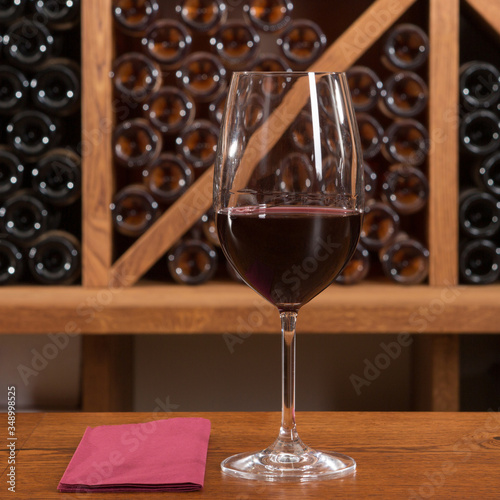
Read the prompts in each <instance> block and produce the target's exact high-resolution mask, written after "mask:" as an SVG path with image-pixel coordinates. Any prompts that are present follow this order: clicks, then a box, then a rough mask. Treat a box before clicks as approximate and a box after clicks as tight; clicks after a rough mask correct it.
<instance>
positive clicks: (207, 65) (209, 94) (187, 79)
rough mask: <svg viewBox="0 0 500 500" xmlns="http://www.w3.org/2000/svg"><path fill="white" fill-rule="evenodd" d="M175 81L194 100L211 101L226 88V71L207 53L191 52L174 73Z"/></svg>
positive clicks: (214, 57) (216, 59) (215, 58)
mask: <svg viewBox="0 0 500 500" xmlns="http://www.w3.org/2000/svg"><path fill="white" fill-rule="evenodd" d="M176 76H177V80H178V82H179V84H180V85H181V87H183V88H184V89H185V90H187V92H188V93H189V94H191V95H192V96H193V97H194V98H195V99H196V100H199V101H201V102H206V101H211V100H213V99H215V98H216V97H217V96H218V95H219V94H220V93H222V92H223V91H224V89H225V87H226V76H227V74H226V69H225V68H224V66H223V65H222V63H221V62H220V61H219V59H218V58H217V57H216V56H214V55H213V54H210V53H209V52H193V53H192V54H190V55H189V56H187V57H186V59H185V60H184V63H183V64H182V66H181V67H180V68H179V69H178V70H177V72H176Z"/></svg>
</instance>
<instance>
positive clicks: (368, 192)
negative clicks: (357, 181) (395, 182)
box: [363, 162, 378, 201]
mask: <svg viewBox="0 0 500 500" xmlns="http://www.w3.org/2000/svg"><path fill="white" fill-rule="evenodd" d="M363 170H364V181H365V201H368V200H371V199H373V197H374V196H375V194H376V193H377V181H378V176H377V174H376V173H375V172H374V171H373V170H372V168H371V167H370V165H368V164H367V163H366V162H365V163H364V164H363Z"/></svg>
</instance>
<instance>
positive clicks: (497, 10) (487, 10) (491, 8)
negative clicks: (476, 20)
mask: <svg viewBox="0 0 500 500" xmlns="http://www.w3.org/2000/svg"><path fill="white" fill-rule="evenodd" d="M466 2H467V3H468V4H469V5H470V6H471V7H472V8H473V9H474V10H475V11H476V12H477V13H478V14H479V15H480V16H481V17H482V18H483V19H484V20H485V21H486V22H487V23H488V24H489V25H490V26H491V27H492V28H493V29H494V30H495V31H496V32H497V33H498V34H499V35H500V3H499V2H497V1H496V0H466Z"/></svg>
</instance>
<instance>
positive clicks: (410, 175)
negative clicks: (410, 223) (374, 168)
mask: <svg viewBox="0 0 500 500" xmlns="http://www.w3.org/2000/svg"><path fill="white" fill-rule="evenodd" d="M382 192H383V194H384V198H385V200H386V201H387V202H388V203H389V204H390V205H391V206H392V208H394V210H396V212H398V213H399V214H400V215H409V214H414V213H416V212H418V211H420V210H422V208H423V207H424V206H425V205H426V203H427V199H428V198H429V182H428V181H427V177H426V176H425V174H424V173H423V172H422V171H421V170H419V169H417V168H415V167H412V166H411V165H408V164H396V165H391V167H389V169H388V170H387V172H386V173H385V177H384V182H383V184H382Z"/></svg>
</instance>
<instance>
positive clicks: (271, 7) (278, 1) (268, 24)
mask: <svg viewBox="0 0 500 500" xmlns="http://www.w3.org/2000/svg"><path fill="white" fill-rule="evenodd" d="M292 10H293V3H292V2H291V1H290V0H249V1H248V2H247V3H245V5H244V6H243V12H244V14H245V15H246V17H247V19H248V20H249V21H250V23H252V25H253V26H255V27H256V28H257V29H259V30H262V31H264V32H266V33H273V32H276V31H280V30H282V29H283V28H284V27H285V26H287V25H288V23H289V22H290V21H291V20H292Z"/></svg>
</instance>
